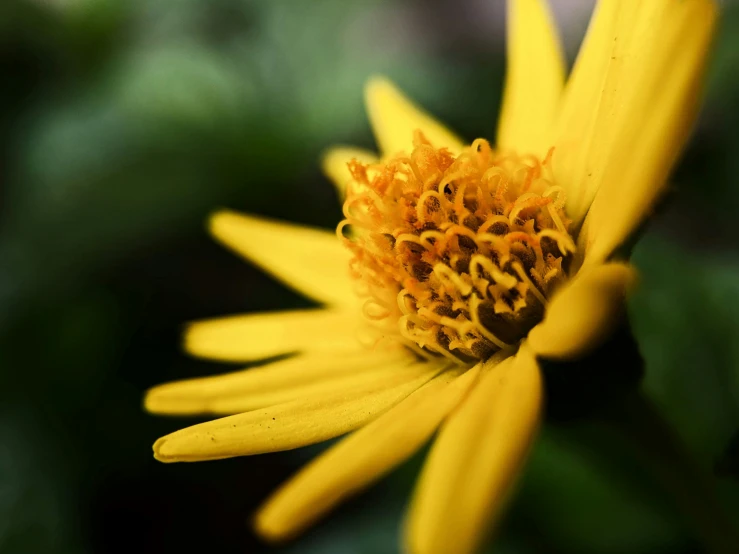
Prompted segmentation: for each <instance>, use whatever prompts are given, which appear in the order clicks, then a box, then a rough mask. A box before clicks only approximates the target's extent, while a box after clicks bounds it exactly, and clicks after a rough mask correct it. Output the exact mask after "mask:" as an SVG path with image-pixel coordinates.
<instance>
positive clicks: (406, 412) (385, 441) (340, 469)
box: [256, 365, 480, 540]
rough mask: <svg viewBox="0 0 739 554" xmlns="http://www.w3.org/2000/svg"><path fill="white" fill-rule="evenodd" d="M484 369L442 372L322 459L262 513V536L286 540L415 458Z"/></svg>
mask: <svg viewBox="0 0 739 554" xmlns="http://www.w3.org/2000/svg"><path fill="white" fill-rule="evenodd" d="M479 370H480V366H479V365H478V366H476V367H475V368H473V369H471V370H469V371H466V372H465V371H464V370H463V369H461V368H456V369H452V370H448V371H446V372H444V373H442V374H441V375H439V376H438V377H436V378H434V379H432V380H431V381H429V382H428V383H427V384H426V385H424V386H423V387H421V388H420V389H418V390H417V391H416V392H414V393H413V394H411V395H410V396H409V397H408V398H406V399H405V400H403V401H402V402H401V403H400V404H398V405H397V406H395V407H394V408H391V409H390V410H388V411H387V412H385V413H384V414H383V415H381V416H380V417H379V418H377V419H376V420H375V421H373V422H372V423H370V424H368V425H366V426H365V427H363V428H362V429H360V430H358V431H355V432H354V434H352V435H350V436H349V437H348V438H346V439H345V440H343V441H342V442H340V443H339V444H337V445H336V446H334V447H333V448H331V449H329V450H328V451H327V452H326V453H325V454H323V455H321V456H320V457H318V458H317V459H316V460H315V461H313V462H312V463H311V464H309V465H308V466H307V467H306V468H305V469H303V470H302V471H301V472H300V473H299V474H298V475H296V476H295V477H294V478H293V479H291V480H290V481H289V482H288V483H287V484H286V485H285V486H284V487H283V488H282V489H280V490H279V491H278V492H277V493H276V494H275V495H274V496H273V497H272V498H271V499H270V500H269V501H268V502H267V503H266V504H265V505H264V507H263V508H262V509H261V510H260V511H259V513H258V514H257V518H256V526H257V529H258V530H259V532H260V533H261V534H262V536H265V537H268V538H270V539H273V540H283V539H285V538H289V537H291V536H293V535H295V534H296V533H299V532H301V531H302V530H304V529H305V528H306V527H308V526H309V525H311V524H312V523H313V522H314V521H315V520H316V519H318V518H319V517H321V516H322V515H323V514H325V513H326V512H327V511H328V510H330V509H331V508H333V507H334V506H335V505H336V504H338V503H339V502H341V501H342V500H343V499H344V498H346V497H347V496H350V495H351V494H353V493H355V492H356V491H358V490H361V489H362V488H364V487H366V486H368V485H369V484H370V483H372V482H374V481H376V480H377V479H379V478H380V477H382V476H383V475H384V474H385V473H387V472H388V471H389V470H390V469H392V468H393V467H394V466H396V465H397V464H399V463H400V462H402V461H403V460H405V459H406V458H408V457H409V456H411V455H412V454H413V453H414V452H415V451H416V450H418V449H419V448H420V447H421V446H422V445H423V443H424V442H426V441H427V440H428V439H429V438H430V436H431V434H432V433H433V432H434V431H435V430H436V428H437V427H438V425H439V424H440V423H441V421H442V420H443V418H444V417H446V415H447V414H448V413H449V411H450V410H452V409H454V407H456V405H457V404H458V403H459V402H460V400H461V399H462V398H464V395H465V394H467V392H468V391H469V389H470V388H471V387H472V386H473V385H474V384H475V382H476V381H477V377H478V375H479Z"/></svg>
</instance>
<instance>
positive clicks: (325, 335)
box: [185, 310, 358, 362]
mask: <svg viewBox="0 0 739 554" xmlns="http://www.w3.org/2000/svg"><path fill="white" fill-rule="evenodd" d="M357 322H358V316H357V314H353V313H347V312H340V311H332V310H296V311H289V312H268V313H257V314H248V315H238V316H230V317H222V318H217V319H211V320H206V321H199V322H196V323H192V324H190V326H189V327H188V328H187V331H186V332H185V349H186V350H187V351H188V352H189V353H190V354H192V355H194V356H198V357H202V358H210V359H213V360H224V361H236V362H249V361H254V360H261V359H264V358H270V357H272V356H279V355H281V354H289V353H291V352H297V351H310V352H342V351H351V350H355V349H356V347H357V341H356V338H355V330H356V327H357Z"/></svg>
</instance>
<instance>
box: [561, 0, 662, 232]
mask: <svg viewBox="0 0 739 554" xmlns="http://www.w3.org/2000/svg"><path fill="white" fill-rule="evenodd" d="M635 8H636V6H635V2H634V1H633V0H624V1H620V2H609V1H600V2H598V3H597V4H596V6H595V11H594V12H593V16H592V18H591V19H590V25H589V27H588V32H587V33H586V35H585V39H584V40H583V43H582V45H581V47H580V52H579V53H578V56H577V60H576V61H575V65H574V67H573V68H572V73H571V75H570V78H569V80H568V81H567V85H566V86H565V90H564V94H563V96H562V102H561V106H560V110H559V114H558V117H557V123H556V126H555V130H554V135H555V136H554V141H555V152H554V158H553V164H554V170H555V178H556V180H557V184H558V185H561V186H562V187H564V188H565V190H566V191H567V210H568V212H569V215H570V216H571V217H572V218H574V219H575V222H576V223H580V222H581V221H582V219H583V217H585V214H586V212H587V210H588V207H589V206H590V202H591V201H592V198H593V196H594V195H595V191H596V190H597V186H598V184H599V181H598V178H599V175H598V171H597V170H598V167H597V165H596V162H599V161H600V160H599V159H598V158H597V155H598V154H599V152H598V151H597V148H598V147H599V146H600V147H602V146H603V145H604V141H605V137H604V136H601V135H599V134H597V126H596V122H597V120H598V119H602V117H603V115H602V114H603V113H604V112H605V111H607V105H608V101H609V95H610V94H612V93H613V91H612V90H611V91H609V90H606V89H605V86H606V78H607V75H608V73H609V71H614V72H615V71H616V70H617V69H618V68H619V63H618V62H619V60H618V59H617V58H616V56H615V55H614V54H615V52H614V50H615V49H616V48H617V47H618V45H619V41H621V42H622V43H623V41H624V39H626V38H627V37H628V36H629V31H630V30H629V28H628V26H627V22H628V21H629V20H630V19H632V20H633V17H634V15H635ZM655 32H659V31H658V30H657V29H655Z"/></svg>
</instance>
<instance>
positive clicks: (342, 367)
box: [144, 348, 408, 415]
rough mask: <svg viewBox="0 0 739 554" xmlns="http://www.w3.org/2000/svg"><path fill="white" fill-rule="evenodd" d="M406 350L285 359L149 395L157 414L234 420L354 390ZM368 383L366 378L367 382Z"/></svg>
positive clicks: (147, 403) (173, 385)
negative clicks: (359, 378) (355, 381)
mask: <svg viewBox="0 0 739 554" xmlns="http://www.w3.org/2000/svg"><path fill="white" fill-rule="evenodd" d="M403 359H408V354H407V353H406V352H403V351H390V352H385V351H383V352H368V351H367V350H366V349H364V348H362V349H361V350H356V351H353V352H347V353H346V354H342V353H338V352H313V353H307V354H300V355H297V356H292V357H290V358H285V359H280V360H277V361H274V362H271V363H268V364H266V365H264V366H260V367H254V368H248V369H242V370H240V371H235V372H231V373H227V374H224V375H217V376H214V377H201V378H198V379H187V380H184V381H175V382H173V383H166V384H164V385H159V386H157V387H154V388H153V389H151V390H149V392H148V393H147V394H146V399H145V401H144V405H145V407H146V409H147V410H148V411H150V412H152V413H160V414H170V415H199V414H214V415H231V414H235V413H239V412H246V411H249V410H255V409H257V408H264V407H266V406H274V405H276V404H281V403H283V402H288V401H290V400H295V399H297V398H307V397H309V396H317V395H320V394H325V393H326V392H327V391H330V392H331V391H338V390H343V389H347V388H350V387H351V386H352V382H350V381H351V380H352V379H356V378H357V376H364V375H369V376H374V377H369V378H376V377H377V376H376V375H375V374H374V373H373V372H372V370H376V369H382V368H384V367H385V366H386V365H387V364H391V365H393V366H395V365H396V364H397V363H398V362H400V361H402V360H403ZM365 378H367V377H365Z"/></svg>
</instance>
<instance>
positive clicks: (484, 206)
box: [336, 132, 575, 365]
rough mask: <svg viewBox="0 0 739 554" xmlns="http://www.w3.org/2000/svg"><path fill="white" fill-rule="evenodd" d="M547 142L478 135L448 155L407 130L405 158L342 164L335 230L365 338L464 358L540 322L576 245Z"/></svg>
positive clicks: (488, 351) (507, 344)
mask: <svg viewBox="0 0 739 554" xmlns="http://www.w3.org/2000/svg"><path fill="white" fill-rule="evenodd" d="M552 152H553V151H552V150H550V151H549V153H548V154H547V157H546V158H545V159H544V160H539V159H537V158H536V157H534V156H529V155H527V156H517V155H515V154H511V153H506V154H501V153H498V152H495V151H494V150H492V148H491V147H490V144H489V143H488V142H487V141H485V140H484V139H477V140H475V141H474V142H473V143H472V145H471V146H470V147H469V148H467V149H465V150H464V151H463V152H462V153H461V154H460V155H459V156H458V157H456V158H455V157H454V156H452V154H451V153H449V151H447V150H445V149H435V148H433V147H432V146H431V144H430V143H429V142H428V141H426V139H425V138H424V137H423V135H422V134H421V133H420V132H416V134H415V136H414V149H413V151H412V152H411V154H410V156H398V157H395V158H392V159H390V160H388V161H386V162H385V163H383V164H375V165H372V166H365V165H363V164H361V163H359V162H358V161H356V160H354V161H352V162H350V164H349V170H350V172H351V174H352V177H353V182H352V183H350V186H349V187H348V193H347V199H346V202H345V204H344V209H343V211H344V216H345V218H346V219H345V220H344V221H342V222H341V223H340V224H339V226H338V227H337V230H336V234H337V235H338V236H339V237H340V238H341V239H342V240H344V242H345V244H346V245H347V246H348V247H349V249H350V250H351V251H352V253H353V258H352V261H351V263H350V268H351V274H352V275H353V276H354V277H355V278H356V279H357V281H358V285H360V286H358V287H357V289H358V293H359V294H360V295H361V296H362V297H364V298H365V302H364V303H363V307H362V311H363V313H364V315H365V318H366V320H367V324H368V326H372V327H376V328H377V329H375V330H374V332H373V334H372V335H371V338H375V337H377V339H376V340H375V342H377V341H379V340H382V339H392V338H393V336H394V337H395V339H396V340H398V341H400V342H401V343H403V344H406V345H407V346H408V347H409V348H410V349H411V350H413V351H414V352H416V353H417V354H419V355H421V356H423V357H437V358H438V357H443V358H446V359H448V360H450V361H452V362H454V363H456V364H465V365H469V364H473V363H475V362H476V361H477V360H479V359H483V358H487V357H489V356H491V355H493V354H494V353H495V352H497V351H499V350H505V349H510V348H513V347H514V346H515V344H516V343H517V342H518V341H519V340H520V339H521V338H523V337H524V336H525V334H526V333H527V332H528V330H529V329H530V328H531V327H532V326H533V325H535V324H536V323H537V322H538V321H539V319H540V318H541V316H542V313H543V306H544V305H545V304H546V302H547V297H548V296H549V295H551V293H552V292H553V289H554V287H556V286H558V285H559V284H560V283H561V282H562V281H563V280H564V278H565V274H564V270H563V262H567V259H568V257H569V256H570V255H572V254H573V253H574V251H575V241H574V239H573V238H572V236H570V234H569V233H568V230H567V229H568V227H569V220H568V219H567V216H566V214H565V211H564V206H565V196H564V190H563V189H562V188H561V187H559V186H557V185H555V184H553V182H552V172H551V167H550V164H551V157H552ZM368 338H370V337H369V336H367V337H365V340H366V339H368Z"/></svg>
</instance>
